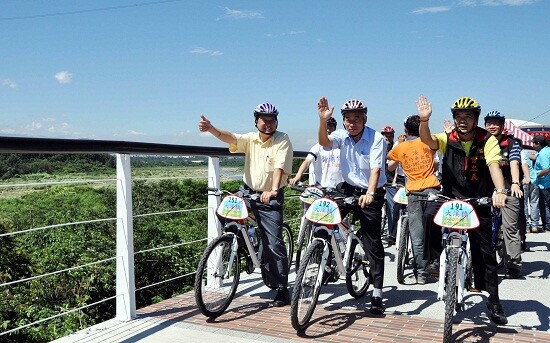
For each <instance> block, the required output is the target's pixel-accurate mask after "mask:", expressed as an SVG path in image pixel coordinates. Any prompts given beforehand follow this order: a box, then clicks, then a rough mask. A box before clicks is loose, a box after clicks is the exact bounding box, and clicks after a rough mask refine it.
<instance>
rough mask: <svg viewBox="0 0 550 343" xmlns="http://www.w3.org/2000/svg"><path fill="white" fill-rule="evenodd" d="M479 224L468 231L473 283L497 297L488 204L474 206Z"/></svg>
mask: <svg viewBox="0 0 550 343" xmlns="http://www.w3.org/2000/svg"><path fill="white" fill-rule="evenodd" d="M475 210H476V213H477V216H478V217H479V222H480V225H479V227H478V228H477V229H475V230H470V231H468V235H469V239H470V249H471V251H472V266H473V269H474V285H475V288H477V289H479V290H485V291H487V293H489V297H490V298H493V299H494V297H497V299H498V274H497V272H498V264H497V258H496V253H495V250H494V248H493V239H492V216H491V208H490V207H488V206H475Z"/></svg>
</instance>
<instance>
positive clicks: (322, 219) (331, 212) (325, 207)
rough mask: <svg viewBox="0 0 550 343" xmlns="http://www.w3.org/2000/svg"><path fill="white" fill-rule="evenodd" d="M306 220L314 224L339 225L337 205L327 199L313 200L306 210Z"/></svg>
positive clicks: (340, 219) (340, 217)
mask: <svg viewBox="0 0 550 343" xmlns="http://www.w3.org/2000/svg"><path fill="white" fill-rule="evenodd" d="M306 218H307V219H308V220H310V221H311V222H313V223H316V224H340V222H342V216H340V210H339V209H338V204H336V202H334V201H333V200H330V199H327V198H321V199H317V200H315V201H314V202H313V203H312V204H311V206H309V208H308V209H307V211H306Z"/></svg>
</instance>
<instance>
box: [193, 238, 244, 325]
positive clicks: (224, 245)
mask: <svg viewBox="0 0 550 343" xmlns="http://www.w3.org/2000/svg"><path fill="white" fill-rule="evenodd" d="M232 244H233V236H232V235H223V236H221V237H218V238H216V239H215V240H213V241H212V242H211V243H210V244H209V245H208V247H207V248H206V250H205V251H204V254H203V255H202V258H201V260H200V262H199V266H198V268H197V274H196V276H195V301H196V303H197V306H198V307H199V310H200V311H201V313H202V314H204V315H205V316H207V317H209V318H216V317H219V316H220V315H222V314H223V312H224V311H225V310H226V309H227V307H228V306H229V304H230V303H231V301H232V300H233V297H234V296H235V291H236V290H237V285H238V284H239V278H240V272H241V261H240V258H239V254H238V253H236V252H235V253H233V251H232V249H231V246H232ZM230 261H232V264H231V267H229V262H230Z"/></svg>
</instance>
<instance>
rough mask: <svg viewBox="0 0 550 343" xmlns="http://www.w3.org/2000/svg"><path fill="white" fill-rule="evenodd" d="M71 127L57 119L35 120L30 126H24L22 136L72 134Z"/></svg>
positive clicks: (44, 118)
mask: <svg viewBox="0 0 550 343" xmlns="http://www.w3.org/2000/svg"><path fill="white" fill-rule="evenodd" d="M70 128H71V126H70V125H69V124H68V123H66V122H58V121H57V119H56V118H51V117H43V118H37V119H34V120H33V121H32V122H31V123H30V124H27V125H24V126H23V127H22V129H21V132H20V133H21V134H24V135H31V136H40V135H44V134H46V135H51V134H60V133H61V134H64V135H66V134H72V132H70Z"/></svg>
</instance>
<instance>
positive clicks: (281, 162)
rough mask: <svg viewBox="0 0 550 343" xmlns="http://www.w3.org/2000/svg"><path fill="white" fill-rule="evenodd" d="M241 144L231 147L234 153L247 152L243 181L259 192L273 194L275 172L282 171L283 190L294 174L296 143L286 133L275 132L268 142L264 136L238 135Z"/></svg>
mask: <svg viewBox="0 0 550 343" xmlns="http://www.w3.org/2000/svg"><path fill="white" fill-rule="evenodd" d="M235 137H237V144H229V151H230V152H231V153H244V155H245V158H244V174H243V181H244V183H246V184H247V185H248V187H250V188H252V189H253V190H255V191H264V192H268V191H271V189H272V186H273V184H272V183H273V171H274V170H275V169H277V168H278V169H282V170H283V176H282V178H281V183H280V185H279V187H283V186H286V185H287V176H288V175H290V173H292V156H293V151H292V144H291V143H290V139H289V138H288V135H287V134H286V133H284V132H280V131H275V133H274V134H273V135H272V136H271V137H270V138H269V139H268V140H267V141H265V142H262V140H261V139H260V133H259V132H258V131H256V132H248V133H245V134H235Z"/></svg>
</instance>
